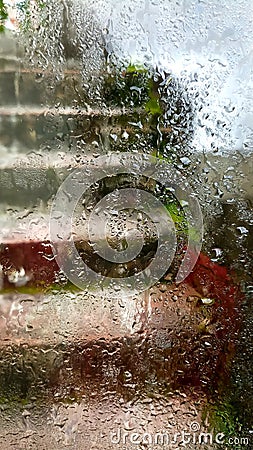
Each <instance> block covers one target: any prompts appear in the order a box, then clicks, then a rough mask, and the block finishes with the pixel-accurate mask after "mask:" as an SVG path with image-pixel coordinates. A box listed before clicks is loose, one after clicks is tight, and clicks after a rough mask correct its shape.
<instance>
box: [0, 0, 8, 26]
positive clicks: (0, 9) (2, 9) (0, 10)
mask: <svg viewBox="0 0 253 450" xmlns="http://www.w3.org/2000/svg"><path fill="white" fill-rule="evenodd" d="M7 19H8V13H7V8H6V5H5V4H4V1H3V0H0V33H3V32H4V31H5V21H6V20H7Z"/></svg>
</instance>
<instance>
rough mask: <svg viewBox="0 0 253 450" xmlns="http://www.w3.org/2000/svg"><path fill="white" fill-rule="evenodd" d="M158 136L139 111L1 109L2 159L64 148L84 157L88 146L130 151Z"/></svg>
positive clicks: (75, 108) (73, 108)
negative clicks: (9, 155)
mask: <svg viewBox="0 0 253 450" xmlns="http://www.w3.org/2000/svg"><path fill="white" fill-rule="evenodd" d="M141 122H142V123H141ZM145 124H146V125H145ZM154 135H155V130H152V129H151V128H150V126H149V118H148V116H147V114H146V112H145V111H143V110H139V109H136V110H128V109H124V110H123V109H120V108H107V107H103V108H101V109H94V108H90V107H89V106H87V107H85V108H81V107H80V108H79V107H76V106H73V107H71V106H67V107H60V106H59V107H40V106H29V105H25V106H4V107H0V151H1V154H2V155H4V153H6V154H8V153H12V154H13V155H17V156H18V155H19V154H20V153H21V154H22V153H28V152H29V151H31V150H34V151H41V152H43V151H44V149H49V150H50V149H51V150H52V151H55V149H58V148H61V147H63V148H65V149H66V150H67V149H68V150H69V151H70V152H76V153H80V151H82V149H83V148H84V147H85V145H88V144H89V145H92V146H93V147H94V151H96V150H97V151H99V149H100V150H101V151H109V150H121V151H128V150H130V149H131V148H136V149H137V148H138V146H139V148H140V147H144V144H145V146H146V147H147V146H149V145H150V143H151V142H152V140H153V141H154ZM80 145H81V146H82V148H80ZM1 159H2V158H1Z"/></svg>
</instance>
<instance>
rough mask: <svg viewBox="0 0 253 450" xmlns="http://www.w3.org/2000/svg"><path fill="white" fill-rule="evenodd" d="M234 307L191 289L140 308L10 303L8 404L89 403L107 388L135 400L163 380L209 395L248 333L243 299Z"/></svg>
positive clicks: (5, 300) (96, 299)
mask: <svg viewBox="0 0 253 450" xmlns="http://www.w3.org/2000/svg"><path fill="white" fill-rule="evenodd" d="M223 288H224V286H223ZM224 298H225V297H224V295H223V301H222V299H221V295H220V296H219V294H218V290H217V297H215V298H214V300H213V301H212V302H209V303H207V299H206V298H203V297H202V294H201V292H200V291H198V290H196V289H194V288H193V287H192V286H191V285H190V284H189V283H182V284H181V285H179V286H175V285H174V284H173V283H168V284H167V285H164V284H163V285H158V286H156V287H153V288H152V289H151V290H150V291H149V292H146V293H144V294H142V295H139V296H138V297H132V298H131V297H125V295H124V293H123V292H120V293H117V297H116V298H115V297H114V298H113V297H111V296H110V295H109V296H107V295H106V294H105V295H104V296H103V297H101V296H100V295H97V293H96V291H94V294H93V293H91V292H89V293H85V292H84V291H82V292H75V291H73V290H72V291H68V290H66V289H64V290H59V289H57V290H52V291H51V292H50V291H47V292H46V293H44V294H39V293H37V294H31V293H30V294H28V293H26V294H20V293H19V294H17V293H6V294H2V295H0V312H1V321H0V359H1V366H0V380H1V383H0V392H1V396H3V397H5V398H9V399H12V398H20V397H21V398H27V399H28V400H29V398H31V397H32V396H36V397H37V398H38V397H43V395H47V398H48V399H49V401H50V394H49V393H51V395H52V394H53V393H54V392H57V396H58V397H59V398H61V397H65V398H68V396H74V397H77V398H80V397H82V395H85V394H86V393H87V392H90V390H92V391H93V392H94V390H95V391H96V390H99V389H101V387H102V386H105V387H106V389H107V390H108V389H113V390H116V392H115V393H116V395H117V393H119V394H120V393H122V390H123V391H125V393H126V395H127V393H128V394H130V395H131V394H133V389H134V386H135V385H136V384H137V385H138V389H140V390H142V389H143V390H144V391H145V389H146V388H147V384H148V383H149V382H152V380H153V381H154V379H155V380H156V382H155V384H156V387H157V388H159V383H162V385H163V386H164V383H167V384H169V385H170V386H171V388H173V389H175V388H177V387H178V386H180V385H181V386H182V385H185V386H188V387H189V388H190V387H194V386H195V387H196V386H198V387H199V388H200V389H203V391H209V389H213V388H215V386H216V385H217V383H218V382H220V379H219V374H220V373H221V372H222V371H223V372H224V370H225V371H226V368H227V364H228V362H229V361H230V359H231V357H232V356H233V345H232V342H233V340H234V338H235V336H236V330H237V329H238V326H239V322H238V314H237V310H236V307H237V306H236V305H237V301H238V299H239V297H238V294H236V293H235V291H234V292H233V296H228V292H227V300H226V302H225V300H224ZM228 341H229V342H230V343H231V344H230V345H231V347H230V348H227V342H228ZM225 348H226V351H225V352H224V350H225ZM124 373H131V380H129V379H128V380H127V379H126V378H125V376H124ZM38 385H39V386H40V392H39V394H38ZM64 393H65V394H64ZM52 400H53V398H52Z"/></svg>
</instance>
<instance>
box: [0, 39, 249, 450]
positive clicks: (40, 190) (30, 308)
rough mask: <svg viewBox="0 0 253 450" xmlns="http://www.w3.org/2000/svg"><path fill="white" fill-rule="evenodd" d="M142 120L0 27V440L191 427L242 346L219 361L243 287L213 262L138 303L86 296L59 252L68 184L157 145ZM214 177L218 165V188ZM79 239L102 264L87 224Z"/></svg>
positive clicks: (95, 439)
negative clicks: (99, 160)
mask: <svg viewBox="0 0 253 450" xmlns="http://www.w3.org/2000/svg"><path fill="white" fill-rule="evenodd" d="M145 117H146V112H145V111H143V109H140V110H137V109H134V108H132V109H131V108H130V109H127V108H125V109H123V110H122V109H121V108H117V107H112V106H110V107H108V106H107V105H106V104H103V102H102V104H101V103H100V104H98V105H96V104H95V103H94V102H92V101H90V98H89V96H88V95H87V93H86V90H85V86H84V81H83V78H82V70H81V61H80V60H78V59H76V60H74V59H73V58H72V59H69V60H68V59H66V61H65V64H64V67H62V70H61V74H60V75H59V73H57V72H56V73H54V72H53V71H51V72H50V70H48V71H41V69H40V68H36V67H33V66H29V64H28V63H27V60H26V58H25V56H24V55H23V53H22V49H21V46H20V43H18V41H17V39H15V38H14V36H13V35H12V34H11V33H7V34H4V35H1V34H0V205H1V216H0V230H1V231H0V233H1V246H0V262H1V270H2V273H1V293H0V358H1V368H0V382H1V383H0V384H1V388H0V391H1V397H0V408H1V411H2V415H1V418H0V429H1V436H0V444H1V445H2V447H3V448H6V449H9V448H13V447H12V446H13V445H15V448H17V449H22V448H31V449H33V448H34V449H35V448H39V447H41V448H43V449H49V448H50V449H52V448H57V449H63V448H66V447H67V448H68V446H70V448H71V449H80V448H88V447H89V448H94V449H95V448H96V449H99V448H104V449H106V450H107V449H110V448H117V447H116V444H113V442H112V437H111V436H110V433H112V432H116V431H117V429H118V428H120V427H121V426H122V429H123V428H124V427H125V426H126V427H129V430H131V427H133V428H134V427H141V429H144V430H145V429H147V427H148V426H149V430H150V433H151V434H152V433H153V434H154V433H155V432H158V431H161V430H163V427H168V423H169V424H170V426H169V427H168V428H166V429H167V430H170V427H174V429H178V430H180V429H182V428H184V427H186V428H189V427H190V424H191V423H192V422H194V421H197V422H199V423H201V416H202V414H203V411H204V410H205V407H206V402H207V399H208V396H209V394H210V391H209V388H210V386H211V388H212V389H213V388H214V389H215V388H216V386H217V376H218V375H217V374H219V370H220V371H221V373H222V371H223V370H225V369H224V367H226V365H227V359H228V360H229V359H230V358H231V355H232V354H233V349H229V350H228V351H227V356H226V355H225V356H222V355H223V350H224V348H225V345H226V342H227V341H228V340H229V339H230V340H231V343H232V342H233V339H234V334H235V333H236V330H237V327H238V323H239V322H238V321H239V319H238V318H237V313H236V305H237V303H238V302H239V301H240V300H241V297H242V294H241V292H240V290H239V289H238V287H237V286H236V285H234V284H233V281H232V279H231V278H230V275H229V274H228V273H227V272H226V270H225V271H224V270H223V271H222V270H220V269H219V268H218V266H216V264H215V263H213V262H210V261H209V260H208V259H205V258H204V257H203V260H201V262H200V264H199V265H198V266H197V268H196V269H195V271H194V272H193V274H191V277H189V279H187V280H186V281H185V282H184V283H182V284H181V285H176V284H175V282H174V272H173V271H175V268H174V266H172V268H171V273H170V272H169V273H167V274H166V276H165V279H164V280H162V281H161V282H160V283H158V285H157V286H155V287H153V288H151V289H150V290H149V291H146V292H144V293H141V294H139V295H138V296H133V297H132V298H131V297H130V298H129V297H126V295H125V293H124V292H117V293H114V296H113V295H112V294H111V293H108V292H104V295H101V294H100V293H98V292H97V291H96V286H94V291H93V292H92V291H90V290H89V291H87V292H85V291H80V290H79V289H77V288H75V286H72V285H71V284H70V283H68V280H67V279H66V277H65V276H64V274H63V273H62V272H61V270H60V269H59V268H58V266H57V263H56V261H55V259H54V255H53V252H52V247H51V244H50V241H49V230H48V228H49V216H50V209H51V204H52V200H53V198H54V196H55V194H56V192H57V190H58V188H59V187H60V186H61V184H62V182H63V180H64V179H65V178H66V177H67V175H68V174H69V173H70V172H71V171H72V170H73V169H74V168H78V167H82V164H83V163H85V162H86V161H87V160H92V158H96V157H97V156H98V155H101V154H107V153H108V152H110V151H129V150H130V149H131V150H132V151H138V150H139V148H140V149H141V152H143V151H147V153H148V152H150V153H152V152H153V151H154V148H153V137H154V130H150V129H149V128H148V127H149V122H148V121H146V122H145V120H146V119H145ZM141 120H143V123H145V125H146V127H145V126H144V127H142V126H140V121H141ZM202 162H203V161H202ZM203 164H204V163H203ZM226 164H227V162H226V161H225V163H224V164H223V167H225V169H224V172H225V173H226V170H228V169H227V167H226ZM244 164H245V161H244ZM251 164H252V162H251ZM227 165H228V164H227ZM196 167H197V169H196V170H197V171H198V172H197V173H198V175H199V176H202V175H201V174H202V172H201V170H200V169H199V168H200V167H201V165H199V164H196ZM182 170H184V168H182ZM215 174H216V169H213V168H210V173H209V175H208V176H209V177H210V180H211V181H210V184H212V182H213V177H215ZM205 176H206V175H205ZM100 188H101V189H102V191H103V188H105V185H103V186H102V187H100ZM213 189H214V190H215V189H216V188H215V187H214V188H213ZM100 194H101V193H100ZM89 195H90V196H91V197H90V198H89V199H88V204H86V205H84V209H85V208H86V210H85V211H86V213H87V211H89V206H90V204H91V203H92V201H93V200H94V198H92V192H91V193H89ZM146 239H147V240H146V242H145V244H146V245H147V246H148V245H149V244H150V235H148V236H147V238H146ZM76 241H77V242H81V241H82V245H83V246H85V245H86V246H87V247H88V249H86V250H87V252H88V254H89V256H90V259H92V258H93V257H94V253H92V249H90V247H89V242H88V238H87V236H86V235H85V234H83V233H82V229H80V230H79V235H78V236H77V238H76ZM89 252H90V253H89ZM175 267H177V266H175ZM210 271H211V273H212V276H211V277H210V275H209V274H210ZM212 277H213V278H212ZM221 305H222V308H221V307H220V306H221ZM231 345H232V344H231ZM206 361H208V363H206ZM214 368H216V369H217V373H215V371H214ZM165 398H166V400H165ZM129 411H131V414H130V413H129ZM151 416H152V421H150V417H151ZM10 417H11V418H12V420H13V421H14V423H15V425H16V429H14V430H13V423H12V424H11V425H10V421H9V418H10ZM140 420H141V421H142V422H140ZM207 422H208V420H207ZM116 424H119V427H118V426H116ZM148 424H149V425H148ZM207 425H208V423H206V424H205V426H207ZM107 429H108V432H107ZM203 429H206V428H203ZM129 430H128V431H129ZM91 440H92V446H89V445H90V441H91ZM135 447H136V446H134V445H133V446H129V447H128V448H135ZM119 448H121V447H119ZM189 448H190V447H189ZM193 448H197V447H196V445H194V447H193ZM201 448H204V447H203V446H201Z"/></svg>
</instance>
